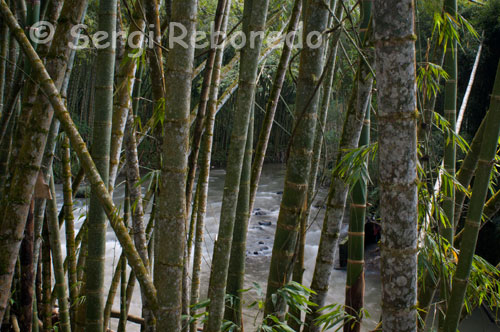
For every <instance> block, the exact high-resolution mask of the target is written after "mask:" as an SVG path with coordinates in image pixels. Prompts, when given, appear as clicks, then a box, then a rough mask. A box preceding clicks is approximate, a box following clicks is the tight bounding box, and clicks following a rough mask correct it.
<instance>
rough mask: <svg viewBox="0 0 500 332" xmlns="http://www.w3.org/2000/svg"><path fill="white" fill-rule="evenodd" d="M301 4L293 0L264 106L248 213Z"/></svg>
mask: <svg viewBox="0 0 500 332" xmlns="http://www.w3.org/2000/svg"><path fill="white" fill-rule="evenodd" d="M303 2H304V0H295V2H294V5H293V9H292V14H291V16H290V21H289V23H288V27H287V36H289V37H288V38H289V40H287V41H286V42H285V43H284V44H283V50H282V51H281V58H280V62H279V64H278V68H277V69H276V75H275V77H274V81H273V87H272V90H271V94H270V95H269V99H268V101H267V104H266V116H265V118H264V121H263V122H262V128H261V129H260V134H259V140H258V142H257V147H256V148H255V160H254V162H253V164H252V178H251V180H250V181H251V182H250V183H251V184H250V211H252V210H253V205H254V203H255V196H256V194H257V188H258V186H259V180H260V175H261V173H262V165H264V158H265V156H266V151H267V146H268V143H269V137H270V136H271V129H272V127H273V122H274V116H275V114H276V109H277V108H278V102H279V97H280V95H281V89H282V88H283V83H284V82H285V76H286V69H287V68H288V64H289V62H290V58H291V55H292V51H293V45H294V41H295V36H296V32H297V28H298V25H299V20H300V15H301V13H302V4H303Z"/></svg>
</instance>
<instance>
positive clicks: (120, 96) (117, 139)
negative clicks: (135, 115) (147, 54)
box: [109, 0, 146, 193]
mask: <svg viewBox="0 0 500 332" xmlns="http://www.w3.org/2000/svg"><path fill="white" fill-rule="evenodd" d="M132 19H133V22H134V23H133V24H131V25H130V27H129V30H128V33H129V36H133V37H129V38H131V42H132V44H133V45H142V44H143V39H144V35H143V34H142V33H140V32H143V31H144V29H145V27H146V22H145V20H144V13H143V0H136V1H135V2H134V8H133V12H132ZM137 51H138V50H137V49H134V48H132V47H131V46H130V44H128V43H127V46H126V48H125V55H124V57H123V60H122V61H121V63H120V65H119V66H118V69H117V73H116V81H117V82H118V84H117V87H116V92H115V95H114V100H113V120H112V128H111V135H112V136H111V148H110V158H109V163H110V166H109V191H110V193H113V191H114V187H115V181H116V177H117V176H118V169H119V164H120V155H121V150H122V144H123V138H124V137H125V126H126V123H127V118H128V113H129V112H128V111H129V109H130V108H131V107H132V106H131V99H132V92H133V89H134V84H135V76H136V71H137V66H138V64H137V61H138V60H137V58H136V57H134V56H135V54H136V52H137Z"/></svg>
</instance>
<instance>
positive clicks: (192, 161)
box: [186, 0, 227, 211]
mask: <svg viewBox="0 0 500 332" xmlns="http://www.w3.org/2000/svg"><path fill="white" fill-rule="evenodd" d="M226 3H227V0H219V1H218V2H217V9H216V12H215V18H214V31H220V28H221V26H222V20H223V17H224V10H225V8H226ZM216 53H217V46H216V45H210V51H209V53H208V58H207V60H206V64H205V73H204V75H203V82H202V86H201V93H200V102H199V104H198V113H197V115H196V121H195V124H194V132H193V139H192V143H191V153H190V154H189V159H188V168H189V171H188V174H187V182H186V183H187V184H186V207H187V209H188V211H189V209H190V208H191V199H192V192H193V186H194V179H195V175H196V166H197V164H198V154H199V152H200V144H201V137H202V134H203V129H204V127H205V126H204V122H205V115H206V110H207V105H208V98H209V93H210V83H211V80H212V72H213V68H214V63H215V56H216Z"/></svg>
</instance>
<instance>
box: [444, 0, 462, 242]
mask: <svg viewBox="0 0 500 332" xmlns="http://www.w3.org/2000/svg"><path fill="white" fill-rule="evenodd" d="M444 12H445V14H448V15H450V16H451V17H453V18H455V17H456V16H457V1H456V0H445V1H444ZM457 47H458V45H457V40H456V39H452V40H449V41H448V45H447V46H446V51H445V58H444V66H443V69H444V70H445V71H446V73H447V74H448V75H449V77H448V79H447V80H446V83H445V86H444V115H445V119H446V120H448V122H449V123H450V129H451V130H453V131H454V130H455V129H456V124H457V80H458V67H457V54H458V53H457V52H458V49H457ZM456 149H457V148H456V143H455V140H454V138H453V136H452V133H449V134H448V136H446V137H445V144H444V156H443V165H444V169H445V171H446V172H447V173H448V174H450V175H451V176H455V164H456V154H457V151H456ZM443 211H444V214H445V215H446V217H447V218H448V224H447V225H440V227H441V231H440V233H441V235H442V236H443V237H444V238H445V239H446V240H448V242H449V243H452V242H453V233H454V225H455V219H454V211H455V186H452V187H451V188H446V190H445V195H444V197H443Z"/></svg>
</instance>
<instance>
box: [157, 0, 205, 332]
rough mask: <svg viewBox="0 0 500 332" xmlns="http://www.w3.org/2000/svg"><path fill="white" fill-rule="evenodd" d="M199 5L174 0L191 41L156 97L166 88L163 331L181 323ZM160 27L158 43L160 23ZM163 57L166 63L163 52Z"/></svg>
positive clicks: (173, 52) (177, 54)
mask: <svg viewBox="0 0 500 332" xmlns="http://www.w3.org/2000/svg"><path fill="white" fill-rule="evenodd" d="M154 2H156V1H154ZM197 10H198V6H197V1H196V0H188V1H180V0H175V1H172V21H173V22H178V23H180V24H182V25H183V27H184V28H185V29H186V34H185V35H184V36H183V37H184V38H183V41H184V42H185V43H186V45H187V46H186V45H184V46H183V45H180V44H178V43H176V44H174V45H173V47H172V48H171V49H170V51H169V56H168V59H167V65H166V71H165V72H166V75H165V82H166V84H167V85H166V89H165V90H163V88H164V86H163V85H162V82H163V76H160V79H159V80H156V82H154V84H153V96H154V97H153V98H154V99H155V101H159V99H158V97H159V96H160V93H162V91H165V94H164V96H165V120H164V124H163V132H164V134H163V145H162V157H163V158H162V161H163V165H162V172H161V185H160V195H159V206H158V211H157V219H156V225H155V241H156V245H155V255H154V256H155V265H154V275H155V284H156V286H157V289H158V301H159V302H160V303H161V304H162V306H161V308H160V310H159V311H158V315H157V319H158V330H159V331H178V330H180V329H181V324H182V321H181V312H182V273H183V260H184V250H185V241H186V229H185V228H186V219H187V212H186V175H187V166H188V165H187V155H188V149H189V147H188V145H189V112H190V102H191V84H192V80H191V78H192V74H193V73H192V72H193V62H194V45H193V43H192V41H193V39H194V36H195V31H196V17H197ZM156 28H157V30H158V40H157V41H158V42H159V41H160V39H159V38H160V36H159V29H160V26H159V22H157V24H156ZM156 49H159V47H157V48H156ZM156 49H155V50H156ZM157 54H158V56H160V55H161V53H157ZM159 61H160V63H161V57H160V60H159ZM160 68H162V67H161V66H160ZM155 71H157V72H158V70H157V69H155V65H153V66H152V77H155ZM156 90H158V91H156ZM155 91H156V92H155ZM162 95H163V94H162Z"/></svg>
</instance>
